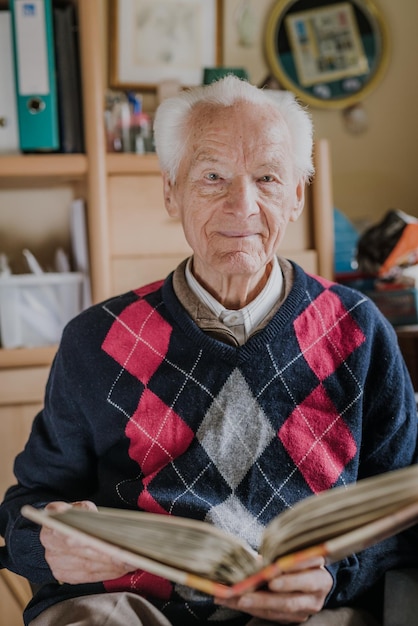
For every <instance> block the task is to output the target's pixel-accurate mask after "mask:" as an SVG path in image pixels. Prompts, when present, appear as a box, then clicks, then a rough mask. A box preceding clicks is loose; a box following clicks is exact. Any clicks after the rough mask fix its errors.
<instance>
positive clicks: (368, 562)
mask: <svg viewBox="0 0 418 626" xmlns="http://www.w3.org/2000/svg"><path fill="white" fill-rule="evenodd" d="M377 327H378V328H377V331H376V333H375V336H374V340H373V341H372V342H369V354H368V367H367V375H366V379H365V384H364V398H363V433H362V446H361V450H360V463H359V474H358V478H359V479H361V478H366V477H368V476H372V475H375V474H379V473H382V472H388V471H391V470H395V469H397V468H400V467H403V466H407V465H411V464H414V463H416V462H417V408H416V402H415V394H414V390H413V387H412V383H411V380H410V377H409V373H408V371H407V369H406V366H405V363H404V360H403V357H402V354H401V352H400V350H399V347H398V345H397V339H396V335H395V332H394V330H393V328H392V327H389V325H388V324H387V323H386V320H384V321H382V322H381V323H380V324H379V318H378V319H377ZM417 548H418V527H416V526H415V527H412V528H411V529H409V530H407V531H405V532H403V533H400V534H398V535H396V536H394V537H391V538H390V539H387V540H385V541H383V542H380V543H378V544H377V545H375V546H373V547H371V548H369V549H367V550H364V551H363V552H360V553H358V554H355V555H352V556H350V557H349V558H347V559H344V560H343V561H341V562H339V563H335V564H333V565H331V566H330V567H329V571H330V573H331V574H332V575H333V577H334V587H333V590H332V592H331V594H330V596H329V598H328V606H330V607H335V606H344V605H350V604H353V602H354V603H355V601H356V599H358V598H359V597H360V596H361V595H363V594H364V593H365V592H367V591H368V590H371V589H372V588H373V586H375V585H377V584H378V583H379V581H381V580H382V578H383V575H384V573H385V572H386V571H387V570H389V569H394V568H397V567H408V566H417V565H418V549H417Z"/></svg>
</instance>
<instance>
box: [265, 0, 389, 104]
mask: <svg viewBox="0 0 418 626" xmlns="http://www.w3.org/2000/svg"><path fill="white" fill-rule="evenodd" d="M388 47H389V37H388V29H387V25H386V22H385V19H384V17H383V15H382V13H381V11H380V10H379V9H378V8H377V6H376V5H375V4H374V2H373V1H372V0H349V1H341V0H279V1H278V2H277V3H276V4H275V5H274V6H273V9H272V11H271V13H270V15H269V17H268V21H267V25H266V32H265V49H266V55H267V61H268V64H269V66H270V70H271V73H272V75H273V76H274V77H275V78H276V79H277V80H278V82H279V84H280V87H281V88H283V89H288V90H290V91H293V92H294V93H295V94H296V95H298V96H299V98H300V99H301V100H302V101H304V102H306V103H307V104H311V105H313V106H316V107H321V108H345V107H348V106H351V105H353V104H356V103H358V102H360V101H361V100H363V99H364V97H365V96H366V95H367V94H368V93H369V92H370V91H371V90H372V89H374V88H375V87H376V85H377V84H378V83H379V81H380V80H381V78H382V76H383V74H384V71H385V69H386V66H387V63H388V59H389V49H388Z"/></svg>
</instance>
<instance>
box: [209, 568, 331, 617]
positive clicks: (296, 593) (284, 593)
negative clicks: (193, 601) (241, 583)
mask: <svg viewBox="0 0 418 626" xmlns="http://www.w3.org/2000/svg"><path fill="white" fill-rule="evenodd" d="M332 583H333V581H332V576H331V574H330V573H329V572H328V571H327V570H326V569H325V567H324V561H323V559H320V558H315V559H312V560H311V561H309V563H305V564H304V569H294V570H292V571H289V572H286V573H283V574H280V576H278V577H277V578H274V579H273V580H271V581H270V582H269V584H268V590H262V591H254V592H252V593H247V594H245V595H243V596H241V597H239V598H233V599H231V600H227V601H226V600H221V599H219V598H215V602H216V603H217V604H223V605H224V606H228V607H229V608H231V609H236V610H238V611H244V612H245V613H249V614H250V615H252V616H253V617H258V618H261V619H264V620H270V621H272V622H276V623H278V624H289V623H290V624H300V623H302V622H305V621H306V620H307V619H308V618H309V617H310V616H311V615H314V614H315V613H319V611H320V610H321V609H322V608H323V606H324V602H325V599H326V597H327V595H328V593H329V592H330V591H331V588H332Z"/></svg>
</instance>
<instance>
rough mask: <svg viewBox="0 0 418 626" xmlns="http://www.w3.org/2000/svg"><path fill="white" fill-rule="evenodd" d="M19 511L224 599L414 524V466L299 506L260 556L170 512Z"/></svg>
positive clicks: (278, 524) (275, 528)
mask: <svg viewBox="0 0 418 626" xmlns="http://www.w3.org/2000/svg"><path fill="white" fill-rule="evenodd" d="M22 514H23V515H24V516H25V517H27V518H28V519H30V520H32V521H34V522H36V523H38V524H41V525H45V526H48V527H50V528H52V529H55V530H58V531H61V532H63V533H65V534H66V535H70V536H72V537H77V538H78V539H79V540H80V541H81V542H84V543H85V544H86V545H88V546H90V547H95V548H97V549H99V550H102V551H104V552H105V553H107V554H108V555H110V556H112V557H114V558H117V559H121V560H122V561H124V562H126V563H127V564H129V565H132V568H133V569H134V568H135V569H143V570H145V571H147V572H149V573H151V574H155V575H157V576H162V577H164V578H167V579H169V580H171V581H172V582H175V583H179V584H183V585H187V586H189V587H193V588H195V589H198V590H199V591H203V592H205V593H208V594H211V595H214V596H217V597H219V598H229V597H233V596H236V595H240V594H242V593H245V592H247V591H251V590H254V589H257V588H258V587H260V586H262V585H263V584H265V583H266V582H268V581H269V580H271V579H272V578H274V577H275V576H277V575H279V574H280V573H281V572H284V571H286V570H289V569H291V568H292V567H295V566H296V565H298V564H303V562H305V561H309V559H311V558H312V557H315V556H322V557H323V558H324V559H325V561H326V562H327V563H331V562H335V561H339V560H340V559H342V558H344V557H346V556H348V555H350V554H352V553H354V552H359V551H361V550H363V549H365V548H367V547H369V546H371V545H373V544H376V543H378V542H380V541H382V540H383V539H386V538H388V537H390V536H392V535H395V534H397V533H399V532H401V531H402V530H405V529H406V528H408V527H410V526H412V525H413V524H415V523H416V522H417V521H418V465H413V466H410V467H407V468H401V469H398V470H394V471H391V472H387V473H384V474H380V475H378V476H373V477H371V478H366V479H363V480H360V481H358V482H357V483H353V484H350V485H348V486H347V487H344V486H339V487H336V488H334V489H331V490H328V491H324V492H321V493H320V494H318V495H313V496H309V497H307V498H305V499H304V500H301V501H299V502H298V503H297V504H295V506H294V507H293V508H291V509H287V510H286V511H284V512H282V513H280V514H279V515H278V516H277V517H276V518H274V519H273V520H272V521H271V522H270V523H269V524H268V525H267V526H266V528H265V529H264V532H263V537H262V542H261V546H260V551H259V553H256V552H255V551H254V550H253V549H252V548H251V547H249V546H248V545H246V543H245V542H244V541H242V540H241V539H239V538H237V537H236V536H233V535H231V534H229V533H227V532H225V531H223V530H221V529H219V528H217V527H215V526H213V525H212V524H210V523H207V522H204V521H199V520H194V519H188V518H183V517H177V516H173V515H168V514H167V515H162V514H155V513H147V512H143V511H130V510H122V509H109V508H101V509H99V511H97V512H96V511H87V510H85V509H80V508H76V507H73V508H71V509H68V510H66V511H64V512H60V513H56V512H49V511H47V510H45V509H36V508H34V507H32V506H28V505H26V506H24V507H23V508H22Z"/></svg>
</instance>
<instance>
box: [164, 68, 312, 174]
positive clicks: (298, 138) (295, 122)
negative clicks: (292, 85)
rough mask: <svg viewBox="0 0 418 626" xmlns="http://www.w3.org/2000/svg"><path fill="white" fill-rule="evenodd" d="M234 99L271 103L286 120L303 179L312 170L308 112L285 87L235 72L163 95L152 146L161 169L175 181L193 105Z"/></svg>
mask: <svg viewBox="0 0 418 626" xmlns="http://www.w3.org/2000/svg"><path fill="white" fill-rule="evenodd" d="M238 101H245V102H250V103H253V104H255V105H258V106H262V107H265V106H271V105H273V107H274V108H275V109H276V110H277V111H279V112H280V113H281V115H282V117H283V119H284V122H285V123H286V125H287V127H288V130H289V133H290V136H291V141H292V146H293V158H294V165H295V168H296V170H297V172H298V174H300V175H302V176H305V177H306V179H307V180H309V179H310V177H311V176H312V175H313V173H314V167H313V163H312V146H313V126H312V120H311V117H310V115H309V113H308V112H307V111H306V109H305V108H304V107H302V106H301V104H299V102H298V101H297V100H296V98H295V96H294V95H293V94H292V93H291V92H289V91H276V90H268V89H266V90H264V89H260V88H258V87H255V86H254V85H251V84H250V83H248V82H247V81H244V80H241V79H240V78H237V77H236V76H233V75H232V74H231V75H228V76H225V77H224V78H222V79H220V80H219V81H216V82H214V83H211V84H210V85H204V86H201V87H195V88H192V89H188V90H185V91H182V92H180V94H178V95H176V96H173V97H171V98H167V99H166V100H163V102H162V103H161V104H160V105H159V107H158V108H157V111H156V114H155V119H154V139H155V148H156V152H157V155H158V159H159V162H160V167H161V169H162V171H163V172H167V173H168V176H169V178H170V180H171V181H175V179H176V176H177V172H178V168H179V165H180V162H181V160H182V158H183V156H184V150H185V147H186V137H187V131H188V129H189V125H190V116H191V113H192V111H193V109H194V107H195V106H197V105H199V104H212V105H215V106H220V107H229V106H232V105H233V104H234V103H236V102H238Z"/></svg>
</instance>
